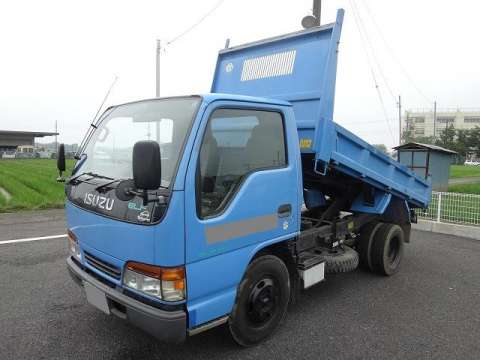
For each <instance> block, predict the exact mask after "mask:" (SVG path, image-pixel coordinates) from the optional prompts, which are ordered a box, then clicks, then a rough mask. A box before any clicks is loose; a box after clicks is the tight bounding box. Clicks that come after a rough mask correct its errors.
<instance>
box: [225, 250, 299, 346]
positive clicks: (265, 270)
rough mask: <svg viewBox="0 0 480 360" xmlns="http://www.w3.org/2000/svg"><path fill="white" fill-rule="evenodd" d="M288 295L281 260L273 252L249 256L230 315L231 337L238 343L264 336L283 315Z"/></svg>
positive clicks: (283, 266)
mask: <svg viewBox="0 0 480 360" xmlns="http://www.w3.org/2000/svg"><path fill="white" fill-rule="evenodd" d="M289 298H290V277H289V273H288V270H287V267H286V266H285V264H284V262H283V261H282V260H280V259H279V258H278V257H276V256H273V255H265V256H262V257H259V258H257V259H255V260H253V261H252V263H251V264H250V265H249V266H248V269H247V271H246V273H245V276H244V278H243V280H242V282H241V283H240V286H239V288H238V292H237V299H236V301H235V305H234V307H233V311H232V313H231V315H230V319H229V328H230V333H231V335H232V337H233V339H234V340H235V341H236V342H237V343H238V344H240V345H242V346H252V345H255V344H257V343H259V342H261V341H263V340H265V339H267V338H268V337H269V336H270V335H272V334H273V332H274V331H275V330H276V329H277V327H278V325H279V324H280V323H281V322H282V320H283V318H284V317H285V314H286V312H287V306H288V301H289Z"/></svg>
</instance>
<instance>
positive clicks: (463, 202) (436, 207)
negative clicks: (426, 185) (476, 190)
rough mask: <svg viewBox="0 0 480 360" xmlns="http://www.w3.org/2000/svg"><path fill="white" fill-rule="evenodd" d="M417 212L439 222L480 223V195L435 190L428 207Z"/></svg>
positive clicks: (421, 216) (419, 215) (420, 216)
mask: <svg viewBox="0 0 480 360" xmlns="http://www.w3.org/2000/svg"><path fill="white" fill-rule="evenodd" d="M417 214H418V217H419V218H421V219H426V220H433V221H437V222H447V223H457V224H468V225H480V195H474V194H460V193H449V192H435V191H434V192H433V193H432V202H431V203H430V206H429V207H428V209H427V210H426V211H417Z"/></svg>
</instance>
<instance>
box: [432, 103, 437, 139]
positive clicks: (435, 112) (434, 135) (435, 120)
mask: <svg viewBox="0 0 480 360" xmlns="http://www.w3.org/2000/svg"><path fill="white" fill-rule="evenodd" d="M433 138H434V139H436V138H437V102H436V101H435V102H434V103H433Z"/></svg>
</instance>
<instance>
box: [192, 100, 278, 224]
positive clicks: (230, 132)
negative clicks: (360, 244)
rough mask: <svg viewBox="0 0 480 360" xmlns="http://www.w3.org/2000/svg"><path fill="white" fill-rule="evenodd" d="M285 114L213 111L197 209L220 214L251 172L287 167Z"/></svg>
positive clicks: (204, 143) (207, 214)
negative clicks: (283, 115)
mask: <svg viewBox="0 0 480 360" xmlns="http://www.w3.org/2000/svg"><path fill="white" fill-rule="evenodd" d="M286 159H287V157H286V146H285V134H284V123H283V117H282V115H281V114H280V113H278V112H274V111H264V110H244V109H217V110H215V111H214V112H213V114H212V115H211V117H210V119H209V121H208V124H207V127H206V130H205V133H204V136H203V140H202V145H201V148H200V157H199V162H198V167H197V202H198V203H197V210H198V215H199V217H201V218H205V217H211V216H214V215H216V214H219V213H220V212H221V211H222V210H223V209H224V208H225V206H226V204H227V203H228V202H229V200H230V199H231V198H232V196H233V195H234V194H235V193H236V191H237V189H238V187H239V185H240V183H241V182H242V181H243V179H244V178H245V177H246V176H248V175H249V174H250V173H252V172H255V171H261V170H266V169H273V168H279V167H284V166H286V164H287V161H286Z"/></svg>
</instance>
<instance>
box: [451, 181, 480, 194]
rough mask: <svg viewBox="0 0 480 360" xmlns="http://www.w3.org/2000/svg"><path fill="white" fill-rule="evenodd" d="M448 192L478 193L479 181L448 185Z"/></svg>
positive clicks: (479, 192) (479, 188)
mask: <svg viewBox="0 0 480 360" xmlns="http://www.w3.org/2000/svg"><path fill="white" fill-rule="evenodd" d="M448 191H449V192H456V193H464V194H478V195H480V183H475V184H459V185H450V186H449V187H448Z"/></svg>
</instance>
